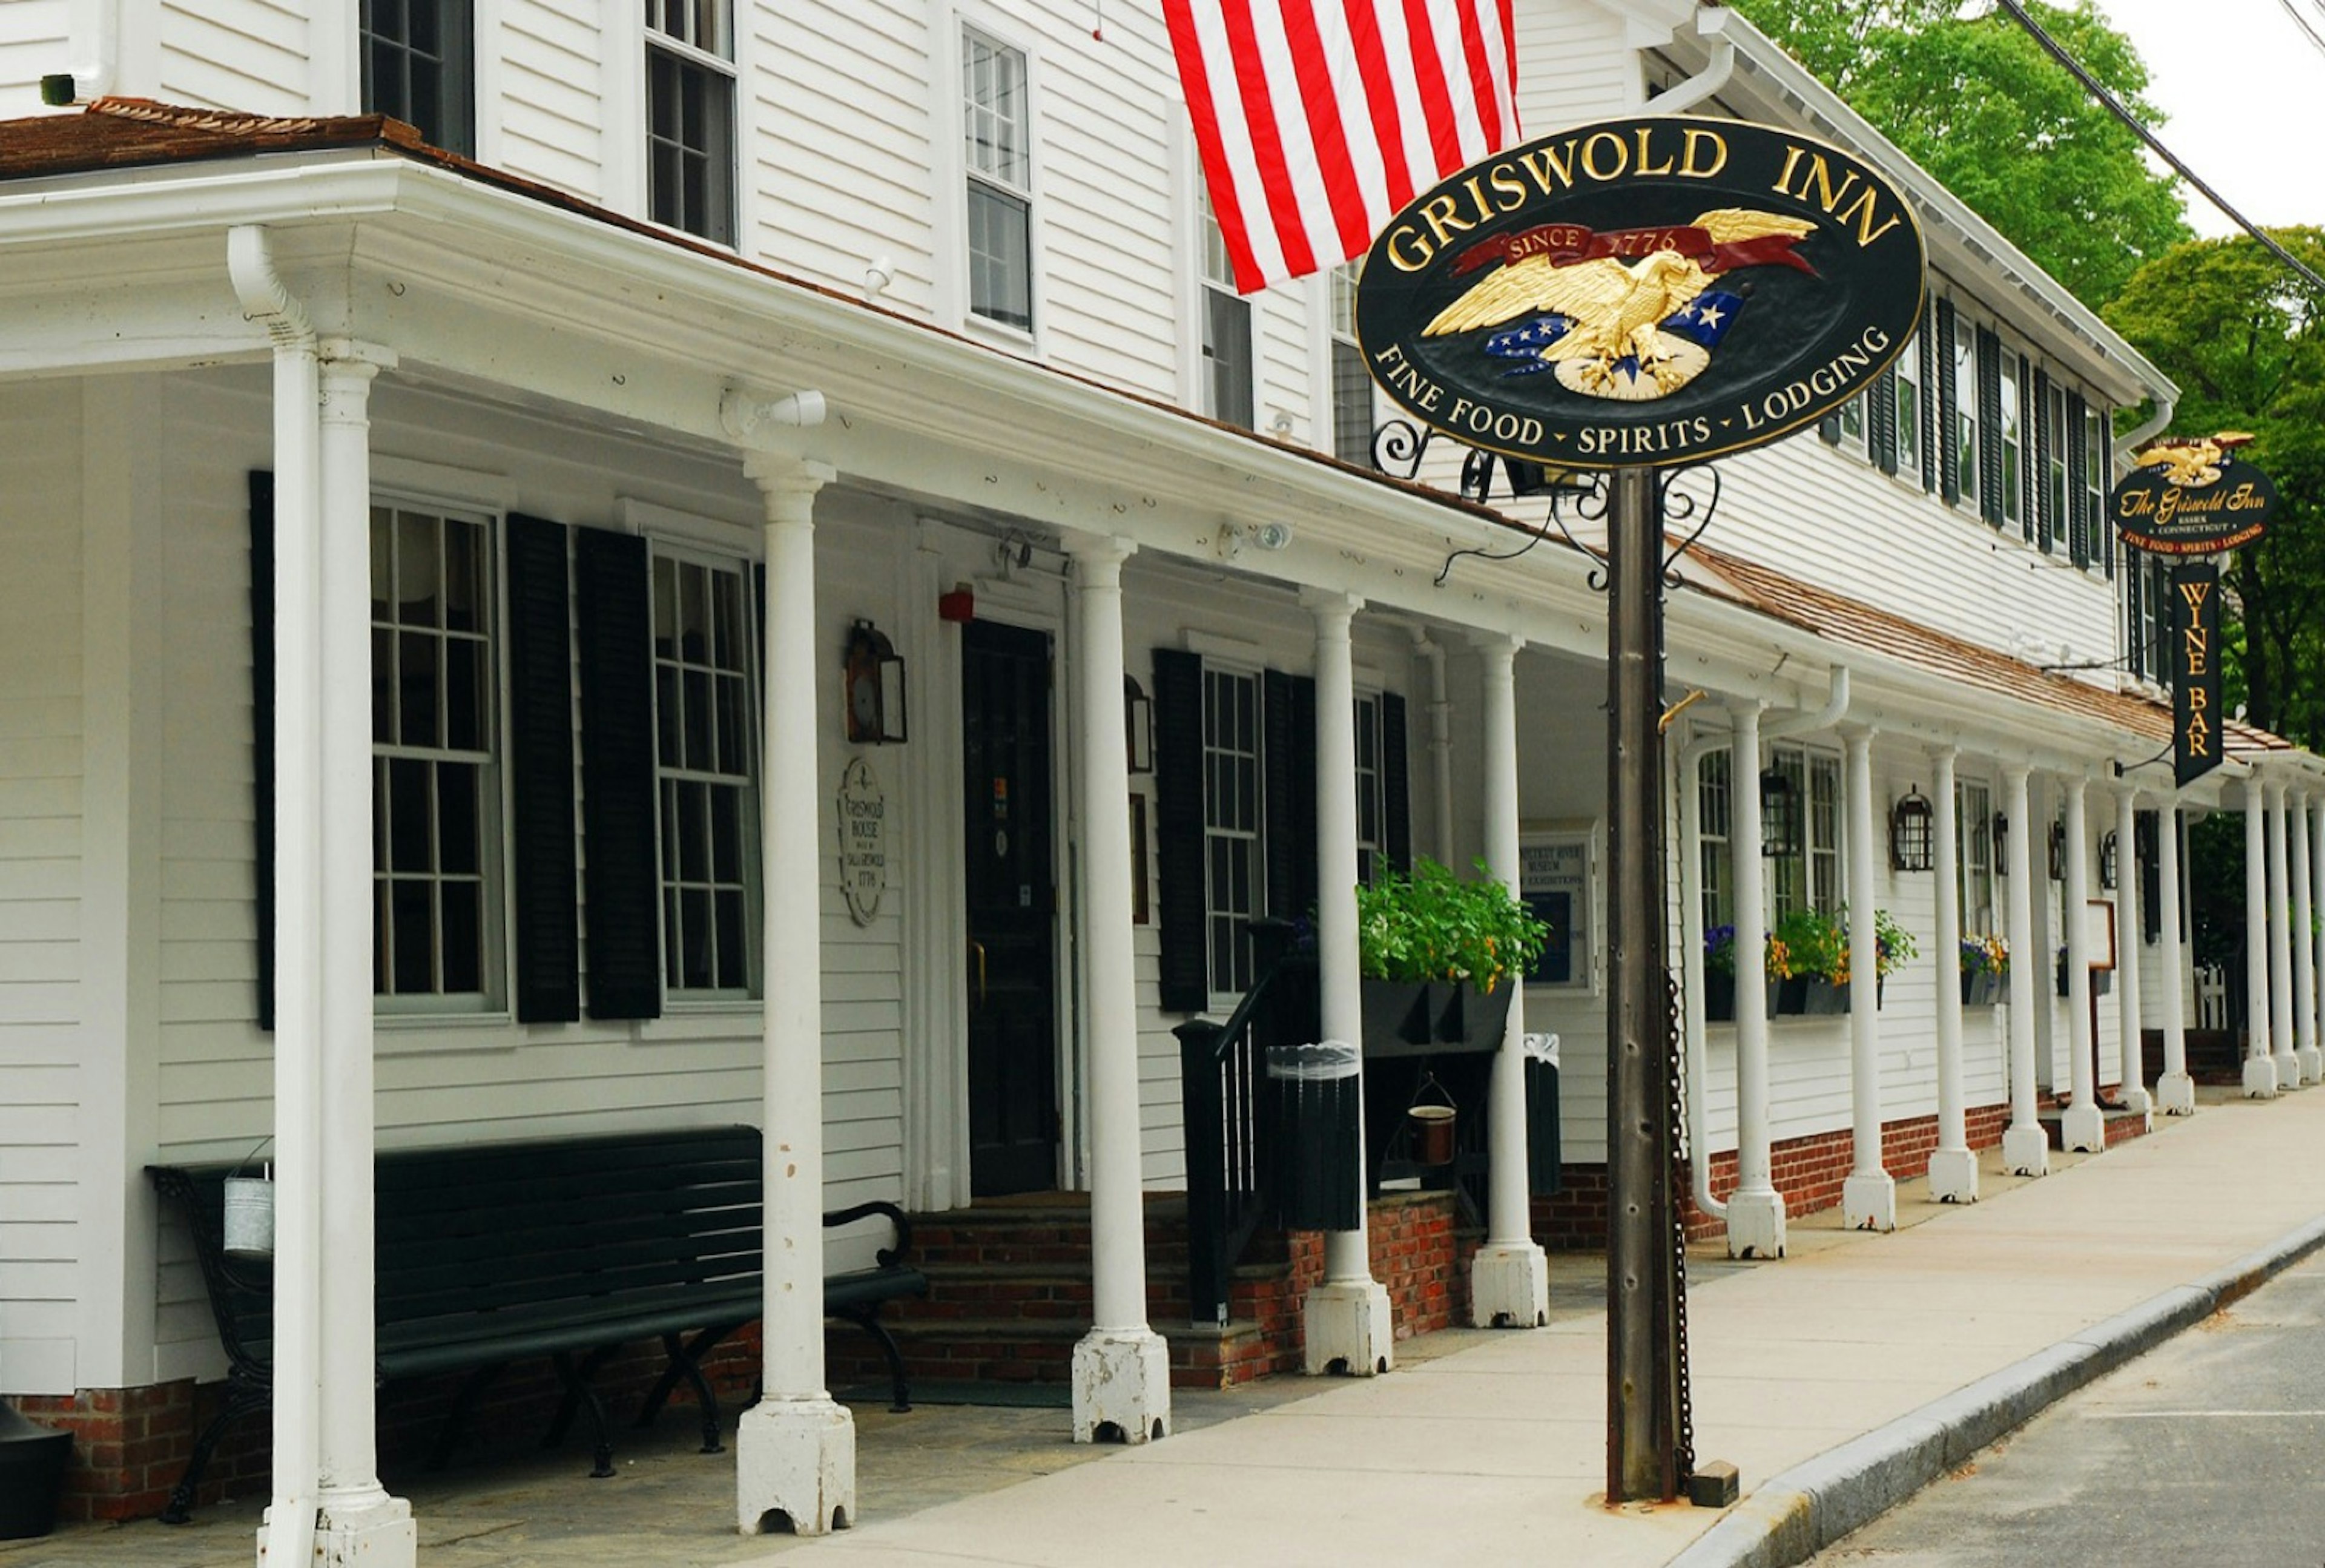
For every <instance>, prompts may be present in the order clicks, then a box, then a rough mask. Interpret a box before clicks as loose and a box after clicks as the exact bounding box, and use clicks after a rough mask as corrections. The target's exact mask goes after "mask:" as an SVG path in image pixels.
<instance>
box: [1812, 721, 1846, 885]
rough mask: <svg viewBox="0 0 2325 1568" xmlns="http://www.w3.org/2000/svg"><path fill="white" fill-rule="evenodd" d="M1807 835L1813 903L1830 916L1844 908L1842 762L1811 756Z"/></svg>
mask: <svg viewBox="0 0 2325 1568" xmlns="http://www.w3.org/2000/svg"><path fill="white" fill-rule="evenodd" d="M1808 802H1809V809H1808V821H1807V822H1806V824H1805V825H1806V827H1807V829H1808V832H1807V834H1806V837H1807V840H1808V860H1809V879H1808V880H1809V902H1810V903H1811V905H1813V906H1814V907H1816V908H1817V909H1819V910H1820V911H1822V912H1823V913H1825V914H1833V913H1835V912H1836V911H1838V910H1839V908H1840V905H1841V903H1842V901H1843V899H1844V897H1845V896H1846V892H1845V889H1844V888H1843V886H1842V885H1841V879H1840V877H1841V858H1840V758H1839V757H1837V756H1821V755H1818V754H1813V753H1812V754H1811V755H1810V757H1809V795H1808Z"/></svg>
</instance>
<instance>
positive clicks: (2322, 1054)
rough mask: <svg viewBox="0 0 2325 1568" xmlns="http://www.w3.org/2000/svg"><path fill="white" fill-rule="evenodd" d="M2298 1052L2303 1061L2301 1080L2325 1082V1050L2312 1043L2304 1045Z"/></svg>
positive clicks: (2305, 1081)
mask: <svg viewBox="0 0 2325 1568" xmlns="http://www.w3.org/2000/svg"><path fill="white" fill-rule="evenodd" d="M2297 1054H2298V1057H2299V1059H2300V1062H2301V1081H2302V1082H2303V1083H2325V1051H2320V1050H2319V1049H2318V1048H2317V1047H2316V1046H2314V1045H2310V1046H2304V1047H2303V1048H2302V1050H2301V1051H2300V1052H2299V1053H2297Z"/></svg>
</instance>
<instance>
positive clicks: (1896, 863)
mask: <svg viewBox="0 0 2325 1568" xmlns="http://www.w3.org/2000/svg"><path fill="white" fill-rule="evenodd" d="M1936 822H1937V817H1936V813H1935V812H1931V809H1930V799H1929V797H1928V796H1927V795H1925V794H1923V793H1922V789H1921V786H1920V785H1919V784H1916V785H1914V786H1913V788H1912V789H1909V790H1907V791H1906V792H1905V794H1904V799H1902V800H1900V801H1899V802H1898V803H1896V805H1895V806H1894V807H1892V808H1891V810H1890V812H1889V865H1890V868H1891V869H1892V870H1896V871H1927V870H1929V869H1930V868H1931V867H1933V866H1935V865H1936V864H1937V851H1936V849H1935V847H1934V842H1933V837H1934V833H1935V830H1936Z"/></svg>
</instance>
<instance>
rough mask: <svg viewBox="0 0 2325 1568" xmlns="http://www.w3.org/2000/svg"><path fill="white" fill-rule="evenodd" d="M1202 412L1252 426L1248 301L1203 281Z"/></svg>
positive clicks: (1228, 421) (1226, 420) (1223, 421)
mask: <svg viewBox="0 0 2325 1568" xmlns="http://www.w3.org/2000/svg"><path fill="white" fill-rule="evenodd" d="M1202 294H1203V370H1204V376H1203V394H1204V396H1203V412H1204V413H1207V414H1209V416H1210V417H1211V418H1213V419H1215V420H1218V421H1219V422H1221V423H1222V424H1232V425H1240V426H1241V427H1242V428H1244V429H1245V430H1250V429H1252V428H1254V426H1253V413H1252V385H1251V382H1252V364H1251V302H1249V301H1247V300H1246V299H1244V298H1243V297H1242V296H1241V295H1239V294H1237V293H1234V292H1229V291H1226V290H1222V289H1218V288H1214V287H1212V286H1210V285H1209V284H1205V285H1204V288H1203V291H1202Z"/></svg>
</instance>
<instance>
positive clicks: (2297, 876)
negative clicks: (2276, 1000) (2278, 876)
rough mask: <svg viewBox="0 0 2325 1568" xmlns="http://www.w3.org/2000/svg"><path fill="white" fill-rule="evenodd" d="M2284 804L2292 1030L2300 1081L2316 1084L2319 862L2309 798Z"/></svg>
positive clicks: (2321, 1059) (2290, 799) (2297, 797)
mask: <svg viewBox="0 0 2325 1568" xmlns="http://www.w3.org/2000/svg"><path fill="white" fill-rule="evenodd" d="M2286 807H2287V810H2288V812H2289V814H2290V816H2291V819H2292V827H2293V833H2292V841H2291V843H2290V845H2289V846H2288V849H2289V850H2290V854H2291V858H2290V860H2289V862H2288V864H2287V865H2286V868H2285V869H2286V872H2287V874H2288V875H2289V876H2290V877H2292V879H2293V924H2292V928H2291V929H2292V945H2293V1037H2294V1039H2295V1041H2296V1042H2297V1043H2298V1044H2299V1047H2300V1049H2299V1052H2298V1055H2299V1058H2300V1067H2301V1081H2302V1082H2303V1083H2314V1082H2316V1081H2317V1080H2318V1076H2319V1074H2318V1069H2319V1067H2320V1063H2325V1057H2320V1055H2319V1053H2318V1049H2317V941H2316V930H2317V928H2316V925H2315V923H2314V920H2315V912H2316V899H2315V896H2314V890H2313V888H2312V886H2311V882H2312V877H2311V873H2312V871H2313V870H2314V869H2315V865H2316V862H2315V859H2314V858H2313V857H2312V856H2311V853H2310V844H2309V801H2308V797H2307V796H2305V795H2302V794H2300V793H2293V794H2292V795H2290V796H2288V797H2287V799H2286Z"/></svg>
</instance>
